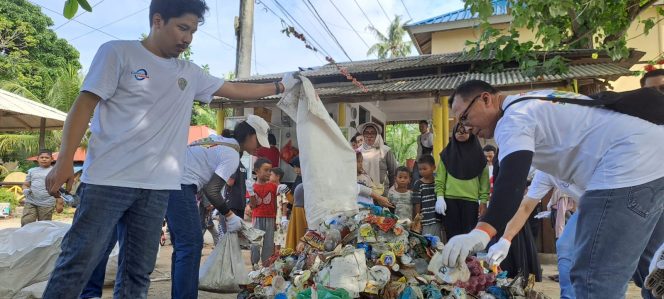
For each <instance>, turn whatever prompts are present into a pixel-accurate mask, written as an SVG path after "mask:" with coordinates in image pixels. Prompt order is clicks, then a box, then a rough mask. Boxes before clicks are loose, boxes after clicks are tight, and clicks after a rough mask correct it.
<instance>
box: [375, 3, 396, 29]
mask: <svg viewBox="0 0 664 299" xmlns="http://www.w3.org/2000/svg"><path fill="white" fill-rule="evenodd" d="M376 2H378V6H380V10H382V11H383V14H384V15H385V18H387V23H388V24H389V23H392V19H390V17H388V16H387V12H385V9H384V8H383V5H382V4H380V0H376Z"/></svg>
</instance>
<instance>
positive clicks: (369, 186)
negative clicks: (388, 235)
mask: <svg viewBox="0 0 664 299" xmlns="http://www.w3.org/2000/svg"><path fill="white" fill-rule="evenodd" d="M355 157H356V158H357V185H358V191H357V193H358V195H357V202H358V203H365V204H374V203H375V204H377V205H379V206H383V207H388V208H394V205H393V204H392V203H390V201H389V200H388V199H387V198H385V197H383V196H381V195H380V194H381V193H379V192H381V191H379V190H382V187H381V186H380V185H376V184H375V183H374V181H373V179H371V177H370V176H369V175H368V174H367V173H366V172H364V169H363V168H362V162H363V157H362V153H360V152H358V153H356V154H355Z"/></svg>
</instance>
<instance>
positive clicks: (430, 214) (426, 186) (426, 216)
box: [412, 155, 443, 240]
mask: <svg viewBox="0 0 664 299" xmlns="http://www.w3.org/2000/svg"><path fill="white" fill-rule="evenodd" d="M417 166H418V170H419V172H420V176H421V178H420V179H419V180H418V181H416V182H415V184H414V185H413V196H412V199H413V205H414V210H413V218H415V215H417V214H422V234H423V235H426V234H431V235H434V236H438V237H439V238H441V240H443V224H442V219H441V218H440V217H438V215H437V214H436V209H435V207H436V188H435V187H436V186H435V183H434V176H433V172H434V171H435V170H436V162H435V161H434V159H433V157H432V156H431V155H424V156H422V157H421V158H420V159H419V160H417Z"/></svg>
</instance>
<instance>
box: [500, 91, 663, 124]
mask: <svg viewBox="0 0 664 299" xmlns="http://www.w3.org/2000/svg"><path fill="white" fill-rule="evenodd" d="M590 98H592V100H585V99H573V98H554V97H538V96H526V97H522V98H519V99H516V100H514V101H513V102H511V103H509V104H508V105H507V107H505V109H503V113H505V111H507V109H508V108H509V107H510V106H512V105H514V104H516V103H518V102H521V101H525V100H532V99H535V100H544V101H549V102H554V103H557V102H560V103H569V104H575V105H581V106H589V107H598V108H604V109H609V110H613V111H616V112H619V113H622V114H627V115H631V116H634V117H638V118H640V119H643V120H646V121H649V122H651V123H653V124H656V125H663V124H664V93H662V92H660V91H659V90H657V89H655V88H649V87H646V88H639V89H635V90H630V91H624V92H614V91H603V92H600V93H597V94H593V95H590Z"/></svg>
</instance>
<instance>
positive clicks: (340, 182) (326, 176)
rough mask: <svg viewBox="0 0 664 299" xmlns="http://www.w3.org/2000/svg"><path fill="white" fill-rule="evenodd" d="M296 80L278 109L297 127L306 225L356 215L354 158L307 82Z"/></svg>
mask: <svg viewBox="0 0 664 299" xmlns="http://www.w3.org/2000/svg"><path fill="white" fill-rule="evenodd" d="M299 78H300V80H301V81H302V82H301V83H298V84H296V85H295V86H294V87H293V88H292V89H291V90H290V91H289V92H288V93H286V94H285V95H284V97H283V98H282V99H281V101H279V103H278V104H277V106H278V107H279V108H281V110H283V111H284V112H286V114H288V116H290V117H291V118H292V119H293V120H295V123H296V124H297V130H296V132H297V143H298V147H299V150H300V166H301V169H302V173H303V175H302V184H303V185H304V209H305V211H306V213H307V224H308V226H309V227H318V225H319V224H320V223H321V222H323V221H324V220H325V218H326V216H329V215H335V214H339V213H344V214H349V215H353V214H356V213H357V203H356V201H357V173H356V168H357V167H356V161H355V159H356V158H355V151H353V148H351V146H350V143H349V142H348V140H346V138H344V136H343V134H342V133H341V130H340V129H339V126H337V124H336V123H335V122H334V121H333V120H332V118H331V117H330V115H329V114H328V113H327V110H325V106H323V103H322V102H321V100H320V98H319V97H318V95H317V94H316V91H315V90H314V87H313V85H312V84H311V82H310V81H309V79H307V78H306V77H303V76H299ZM330 174H333V175H330Z"/></svg>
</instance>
